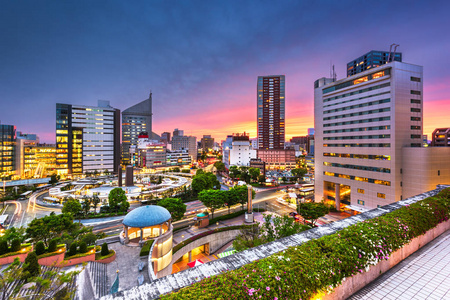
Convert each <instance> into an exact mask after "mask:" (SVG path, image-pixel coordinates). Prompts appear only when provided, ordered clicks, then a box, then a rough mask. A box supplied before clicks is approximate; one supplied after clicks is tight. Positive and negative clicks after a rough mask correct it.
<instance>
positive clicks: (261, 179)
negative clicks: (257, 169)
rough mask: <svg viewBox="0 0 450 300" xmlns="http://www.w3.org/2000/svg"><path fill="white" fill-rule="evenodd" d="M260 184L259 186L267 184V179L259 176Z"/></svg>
mask: <svg viewBox="0 0 450 300" xmlns="http://www.w3.org/2000/svg"><path fill="white" fill-rule="evenodd" d="M258 182H259V184H264V183H265V182H266V177H265V176H264V175H259V176H258Z"/></svg>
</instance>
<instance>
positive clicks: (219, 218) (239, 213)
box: [209, 210, 246, 224]
mask: <svg viewBox="0 0 450 300" xmlns="http://www.w3.org/2000/svg"><path fill="white" fill-rule="evenodd" d="M245 212H246V211H245V210H239V211H236V212H234V213H231V214H226V215H223V216H220V217H215V218H214V219H211V220H209V224H214V223H216V222H219V221H225V220H229V219H233V218H236V217H239V216H242V215H243V214H245Z"/></svg>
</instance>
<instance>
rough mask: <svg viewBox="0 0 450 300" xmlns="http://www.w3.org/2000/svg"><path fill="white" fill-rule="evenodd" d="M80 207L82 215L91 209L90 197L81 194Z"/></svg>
mask: <svg viewBox="0 0 450 300" xmlns="http://www.w3.org/2000/svg"><path fill="white" fill-rule="evenodd" d="M81 208H82V210H83V213H84V215H87V214H88V212H89V210H90V209H91V198H89V197H88V196H83V198H82V199H81Z"/></svg>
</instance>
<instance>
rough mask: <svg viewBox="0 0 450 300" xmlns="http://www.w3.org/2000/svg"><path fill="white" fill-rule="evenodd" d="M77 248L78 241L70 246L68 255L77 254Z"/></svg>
mask: <svg viewBox="0 0 450 300" xmlns="http://www.w3.org/2000/svg"><path fill="white" fill-rule="evenodd" d="M77 248H78V245H77V242H73V243H72V244H71V245H70V247H69V252H68V253H67V255H68V256H72V255H75V254H77V252H78V251H77Z"/></svg>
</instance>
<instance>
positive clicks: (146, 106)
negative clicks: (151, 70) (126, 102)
mask: <svg viewBox="0 0 450 300" xmlns="http://www.w3.org/2000/svg"><path fill="white" fill-rule="evenodd" d="M152 116H153V113H152V93H151V92H150V95H149V97H148V99H146V100H144V101H142V102H139V103H138V104H136V105H133V106H131V107H129V108H127V109H125V110H124V111H123V112H122V165H125V166H126V165H129V164H130V146H132V145H134V146H137V143H138V139H139V138H138V136H139V133H141V132H148V133H149V134H150V135H151V134H152ZM150 138H152V136H150Z"/></svg>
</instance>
